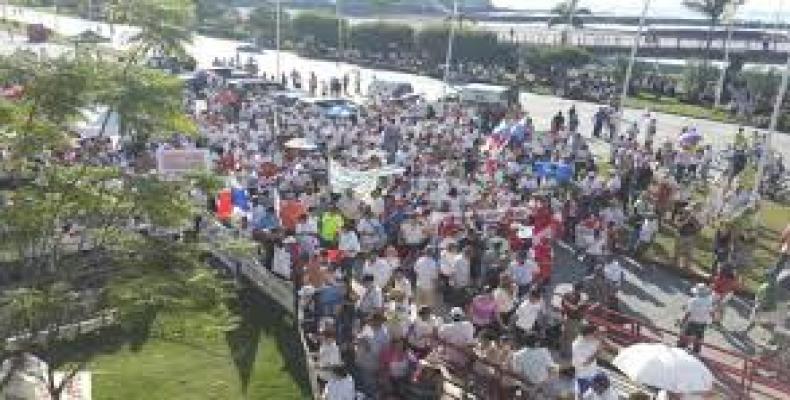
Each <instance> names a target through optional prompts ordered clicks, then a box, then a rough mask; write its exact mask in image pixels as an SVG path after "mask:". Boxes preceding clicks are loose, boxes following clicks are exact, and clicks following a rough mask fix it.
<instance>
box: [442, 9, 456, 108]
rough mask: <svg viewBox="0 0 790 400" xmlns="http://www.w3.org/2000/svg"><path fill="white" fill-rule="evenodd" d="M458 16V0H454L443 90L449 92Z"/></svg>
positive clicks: (445, 92)
mask: <svg viewBox="0 0 790 400" xmlns="http://www.w3.org/2000/svg"><path fill="white" fill-rule="evenodd" d="M457 16H458V0H453V16H452V18H451V20H450V35H449V36H448V38H447V57H446V58H445V60H444V85H443V89H442V92H443V93H444V94H447V85H448V83H449V79H450V63H451V62H452V60H453V41H454V40H455V20H456V18H457Z"/></svg>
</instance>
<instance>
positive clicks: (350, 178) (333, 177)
mask: <svg viewBox="0 0 790 400" xmlns="http://www.w3.org/2000/svg"><path fill="white" fill-rule="evenodd" d="M404 171H405V170H404V169H403V168H401V167H397V166H392V165H385V166H383V167H380V168H371V169H367V170H357V169H353V168H348V167H344V166H343V165H341V164H340V163H338V162H337V161H335V160H329V186H330V187H331V188H332V192H333V193H343V192H345V191H346V190H348V189H351V190H353V191H354V194H355V196H357V198H359V199H361V200H363V201H368V200H369V198H370V193H372V192H373V190H375V189H376V186H377V185H378V182H379V179H380V178H382V177H387V176H392V175H399V174H402V173H403V172H404Z"/></svg>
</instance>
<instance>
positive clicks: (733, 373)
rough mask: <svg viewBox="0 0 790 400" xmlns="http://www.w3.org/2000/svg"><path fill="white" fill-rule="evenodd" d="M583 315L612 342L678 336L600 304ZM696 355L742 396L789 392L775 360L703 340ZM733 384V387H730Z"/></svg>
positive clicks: (776, 395)
mask: <svg viewBox="0 0 790 400" xmlns="http://www.w3.org/2000/svg"><path fill="white" fill-rule="evenodd" d="M586 319H587V320H588V321H590V322H592V323H594V324H595V325H597V326H599V327H600V328H601V329H603V330H604V332H605V333H606V336H607V338H608V339H609V340H610V342H612V343H613V344H615V345H628V344H631V343H640V342H665V341H667V339H669V341H671V342H672V343H673V344H674V343H677V342H678V341H680V339H681V338H682V335H680V334H679V333H677V332H673V331H670V330H667V329H663V328H659V327H656V326H654V325H651V324H649V323H647V322H645V321H640V320H637V319H635V318H633V317H630V316H627V315H624V314H621V313H618V312H616V311H612V310H609V309H606V308H603V307H593V308H591V309H590V310H589V311H588V313H587V315H586ZM700 358H701V359H702V360H703V361H704V362H705V364H706V365H708V366H709V367H710V368H711V370H712V371H713V372H714V374H716V375H717V376H718V377H719V378H720V379H722V380H728V381H729V382H728V383H729V385H728V386H729V389H731V390H735V391H737V392H738V393H739V394H740V395H742V396H748V395H749V394H750V393H754V394H759V395H761V396H763V397H767V398H772V399H786V398H787V395H788V393H790V382H784V381H782V377H790V370H788V369H787V368H785V367H783V366H781V365H778V364H776V363H773V362H769V361H765V360H761V359H759V358H758V357H754V356H749V355H746V354H744V353H740V352H736V351H733V350H728V349H725V348H722V347H720V346H716V345H713V344H710V343H704V342H703V343H702V350H701V352H700ZM758 371H762V372H766V373H767V374H768V375H769V376H763V375H761V374H759V373H757V372H758ZM733 384H735V385H737V387H733Z"/></svg>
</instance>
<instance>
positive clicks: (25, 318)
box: [0, 0, 236, 398]
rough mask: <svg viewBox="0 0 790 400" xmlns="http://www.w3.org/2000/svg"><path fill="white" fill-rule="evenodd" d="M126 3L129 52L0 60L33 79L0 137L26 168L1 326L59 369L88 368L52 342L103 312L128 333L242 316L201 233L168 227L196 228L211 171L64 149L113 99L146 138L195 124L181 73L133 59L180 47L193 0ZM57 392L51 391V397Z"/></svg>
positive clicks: (6, 112)
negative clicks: (196, 318)
mask: <svg viewBox="0 0 790 400" xmlns="http://www.w3.org/2000/svg"><path fill="white" fill-rule="evenodd" d="M119 7H120V10H121V11H123V13H119V14H117V15H118V16H119V18H123V20H124V21H125V22H128V23H132V24H135V25H138V26H141V27H142V29H141V31H140V33H139V34H138V35H137V37H136V38H135V40H136V42H135V44H134V46H132V48H131V49H130V50H129V53H128V54H127V55H126V57H124V60H125V61H124V62H123V63H120V62H116V61H107V60H100V59H97V58H93V56H92V55H90V54H88V53H87V52H80V53H77V54H75V55H66V56H63V57H61V58H54V59H46V60H43V61H39V60H36V59H34V58H32V57H28V56H24V55H12V56H6V57H0V81H3V82H9V83H14V84H18V85H21V86H22V87H23V88H24V91H23V94H22V96H21V98H20V99H18V100H13V101H12V100H6V99H2V100H0V126H1V127H2V129H0V147H1V148H4V149H6V150H7V152H6V155H7V156H5V157H3V158H2V159H0V174H2V175H6V176H15V177H21V178H23V179H20V180H18V182H17V184H16V185H15V186H13V187H11V188H10V190H8V191H6V192H5V193H4V196H3V197H4V199H5V202H4V203H3V204H2V205H0V233H2V234H3V237H2V243H0V244H1V245H2V249H3V250H6V251H11V252H12V253H13V254H14V257H13V258H12V261H11V262H10V264H8V265H6V264H3V265H0V268H13V269H14V270H17V271H22V273H21V274H20V275H19V276H18V277H16V278H15V279H16V281H15V282H14V284H15V286H16V287H17V289H15V290H11V291H7V292H6V296H5V297H6V298H5V299H4V300H5V302H4V303H3V304H2V305H0V311H2V312H3V313H4V315H10V316H12V318H8V319H6V320H4V321H2V324H0V325H2V330H3V332H4V333H8V332H11V333H13V334H18V335H21V336H19V338H20V340H18V341H17V348H18V349H19V350H22V351H32V352H35V353H36V354H37V355H38V356H39V357H41V358H42V359H44V360H45V361H47V362H48V363H49V364H50V369H51V370H54V369H61V368H64V367H66V368H68V369H70V370H71V371H72V372H74V371H76V370H77V369H79V368H80V367H81V366H82V365H83V362H78V363H77V364H68V365H66V364H64V363H65V362H66V361H65V360H64V359H61V358H59V357H57V355H56V354H55V352H54V351H53V348H55V347H56V346H57V343H58V342H59V340H60V339H61V338H60V337H59V336H60V335H58V332H59V331H60V330H61V328H63V327H64V326H66V325H68V324H70V323H73V322H75V321H79V320H82V319H84V318H86V317H88V316H90V315H93V314H95V313H96V312H97V311H98V310H106V309H112V310H114V311H116V312H115V315H116V318H117V322H119V323H120V325H121V326H122V327H123V328H124V330H123V332H124V334H130V335H131V334H132V333H134V332H140V331H148V330H150V329H151V321H154V320H155V319H156V318H155V317H156V315H159V314H163V315H167V316H168V317H169V319H170V320H172V319H174V318H175V319H177V318H181V317H182V316H183V315H184V314H183V313H184V312H198V313H201V314H206V315H210V316H212V321H213V323H206V324H201V325H200V326H201V329H204V330H206V331H218V332H226V331H227V330H229V329H232V328H233V326H235V323H236V318H235V317H234V316H233V314H232V312H231V311H230V310H229V308H228V306H227V304H228V296H229V295H230V293H232V291H231V290H230V288H229V287H227V285H226V284H225V283H224V282H223V281H222V280H221V279H220V278H219V277H218V276H217V275H216V273H215V272H214V271H213V270H212V269H209V268H208V267H207V266H206V265H205V264H204V262H203V260H202V259H201V257H200V255H201V254H202V246H201V244H200V243H192V242H186V241H174V240H172V234H168V233H167V232H173V231H180V230H182V229H183V228H184V227H187V226H191V223H192V220H193V217H194V215H195V214H196V213H197V212H198V210H197V209H195V207H194V205H193V203H192V202H191V199H190V197H189V195H188V193H189V191H190V190H192V189H201V190H210V189H212V188H215V187H216V185H217V181H216V179H215V178H214V177H212V176H210V175H207V174H199V175H195V176H189V177H186V178H185V179H182V180H180V181H170V180H163V179H161V178H160V177H159V176H156V175H148V174H135V173H133V172H130V171H127V170H125V169H122V168H120V167H118V166H115V165H113V164H110V163H104V162H100V161H99V158H101V156H102V154H101V152H100V151H96V150H92V149H91V147H90V146H87V147H83V148H82V149H81V152H82V155H81V158H79V159H77V160H72V159H69V158H67V157H65V155H66V154H67V153H69V152H71V151H72V144H71V143H72V141H73V133H72V127H73V124H74V122H75V121H78V120H80V119H82V118H84V117H83V115H82V113H83V112H84V110H86V109H96V108H99V107H109V109H110V110H113V111H114V112H116V113H117V114H118V116H119V120H120V124H121V129H120V132H121V134H122V135H124V136H125V137H126V138H127V139H130V140H131V141H132V142H137V143H139V144H145V143H147V142H148V141H149V140H152V139H153V140H166V139H169V138H170V137H171V136H172V135H173V134H176V133H178V134H190V133H193V132H194V131H195V127H194V125H193V124H192V122H191V121H190V120H189V118H188V117H187V116H186V115H185V114H184V113H183V110H182V106H181V102H182V90H183V88H182V85H181V83H180V82H179V81H178V80H177V79H175V78H173V77H170V76H167V75H164V74H162V73H160V72H157V71H152V70H148V69H146V68H144V67H143V66H141V65H139V64H138V61H142V57H143V56H145V55H148V54H149V53H150V52H152V51H154V50H156V51H161V52H164V53H169V54H177V53H179V52H182V51H183V45H184V43H185V42H186V41H187V40H188V39H189V38H190V36H191V21H192V16H193V6H192V2H191V1H186V0H156V1H154V0H132V1H127V2H119ZM134 153H135V151H130V152H129V154H134ZM157 232H163V234H157ZM75 238H76V239H78V241H80V242H81V243H82V245H79V246H77V245H76V244H75V243H74V239H75ZM4 275H5V274H4ZM42 331H46V332H48V333H47V334H46V335H44V336H43V337H42V336H41V332H42ZM143 336H144V335H143ZM61 389H62V387H61V388H55V387H53V388H50V392H51V394H52V396H53V398H57V397H58V396H59V391H60V390H61Z"/></svg>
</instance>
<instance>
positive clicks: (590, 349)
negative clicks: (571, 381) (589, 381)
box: [571, 337, 600, 378]
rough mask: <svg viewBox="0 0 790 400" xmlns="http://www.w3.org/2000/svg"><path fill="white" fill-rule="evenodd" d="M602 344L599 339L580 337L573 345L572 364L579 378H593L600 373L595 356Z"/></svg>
mask: <svg viewBox="0 0 790 400" xmlns="http://www.w3.org/2000/svg"><path fill="white" fill-rule="evenodd" d="M599 346H600V343H599V342H598V340H597V339H587V338H584V337H579V338H577V339H576V340H574V341H573V344H571V363H572V364H573V367H574V368H576V377H577V378H591V377H593V376H594V375H595V374H596V373H597V372H598V365H597V363H596V360H595V354H596V353H597V352H598V347H599Z"/></svg>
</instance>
